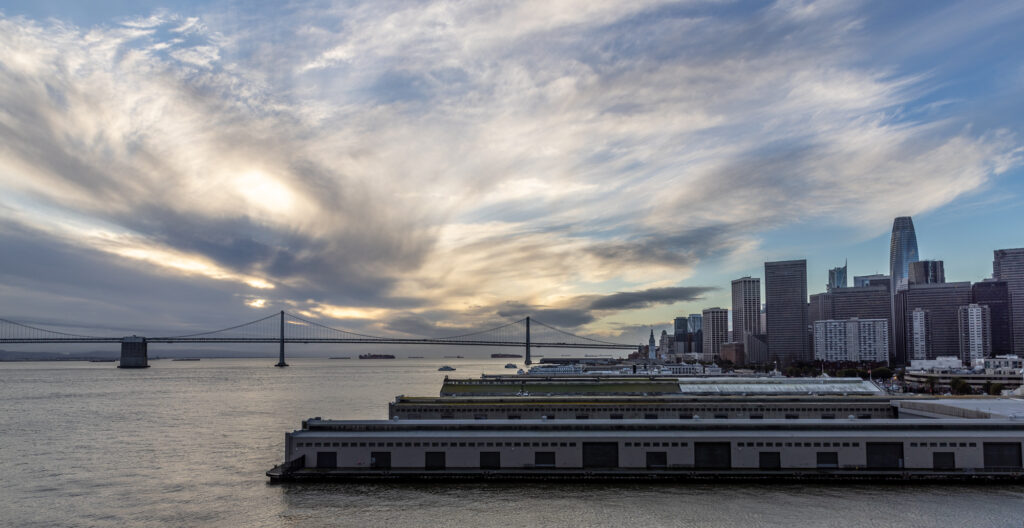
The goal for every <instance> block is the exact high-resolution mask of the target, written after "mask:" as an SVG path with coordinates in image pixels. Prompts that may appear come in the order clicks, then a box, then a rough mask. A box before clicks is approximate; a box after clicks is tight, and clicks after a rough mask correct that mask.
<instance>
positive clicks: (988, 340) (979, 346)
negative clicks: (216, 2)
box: [957, 304, 992, 365]
mask: <svg viewBox="0 0 1024 528" xmlns="http://www.w3.org/2000/svg"><path fill="white" fill-rule="evenodd" d="M957 322H958V323H959V328H960V359H961V360H963V362H964V364H967V365H973V364H974V362H975V361H976V360H979V359H982V358H987V357H992V331H991V328H992V319H991V311H990V310H989V308H988V306H984V305H981V304H967V305H964V306H961V307H960V308H959V309H958V310H957Z"/></svg>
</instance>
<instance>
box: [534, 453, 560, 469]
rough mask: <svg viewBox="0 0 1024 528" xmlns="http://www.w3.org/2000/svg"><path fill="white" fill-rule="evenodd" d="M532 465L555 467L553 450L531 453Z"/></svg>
mask: <svg viewBox="0 0 1024 528" xmlns="http://www.w3.org/2000/svg"><path fill="white" fill-rule="evenodd" d="M533 465H534V466H536V467H555V453H554V451H537V452H536V453H534V454H533Z"/></svg>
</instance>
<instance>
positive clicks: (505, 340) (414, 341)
mask: <svg viewBox="0 0 1024 528" xmlns="http://www.w3.org/2000/svg"><path fill="white" fill-rule="evenodd" d="M4 343H14V344H38V343H59V344H72V343H120V345H121V362H120V365H119V366H120V367H124V368H144V367H147V366H149V363H148V344H149V343H278V344H279V346H280V356H279V359H278V362H277V365H276V366H278V367H286V366H288V364H287V363H286V362H285V357H284V350H285V343H302V344H310V343H351V344H379V345H455V346H499V347H521V348H524V349H525V350H526V364H527V365H529V364H531V363H532V360H531V357H530V350H531V348H586V349H619V350H635V349H636V348H637V347H636V345H627V344H622V343H612V342H609V341H601V340H598V339H593V338H589V337H583V336H579V335H576V334H573V333H570V332H566V331H564V330H560V329H558V328H555V327H554V326H551V325H548V324H545V323H543V322H540V321H537V320H531V319H530V317H524V318H522V319H520V320H518V321H512V322H509V323H506V324H503V325H500V326H496V327H494V328H488V329H486V330H480V331H476V332H470V333H464V334H459V335H452V336H447V337H423V338H396V337H381V336H372V335H367V334H360V333H357V332H350V331H348V330H341V329H338V328H333V327H330V326H327V325H324V324H320V323H318V322H316V321H311V320H309V319H306V318H303V317H299V316H297V315H294V314H290V313H288V312H285V311H281V312H278V313H273V314H270V315H268V316H266V317H263V318H260V319H257V320H255V321H249V322H247V323H242V324H239V325H235V326H231V327H228V328H221V329H219V330H211V331H208V332H199V333H193V334H186V335H178V336H166V337H142V336H137V335H132V336H126V337H116V336H95V335H79V334H72V333H66V332H59V331H56V330H51V329H47V328H42V327H40V326H32V325H28V324H23V323H19V322H15V321H11V320H7V319H2V318H0V344H4Z"/></svg>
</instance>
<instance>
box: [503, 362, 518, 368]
mask: <svg viewBox="0 0 1024 528" xmlns="http://www.w3.org/2000/svg"><path fill="white" fill-rule="evenodd" d="M505 368H516V364H515V363H505Z"/></svg>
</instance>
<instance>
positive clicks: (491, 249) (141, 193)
mask: <svg viewBox="0 0 1024 528" xmlns="http://www.w3.org/2000/svg"><path fill="white" fill-rule="evenodd" d="M1021 22H1024V7H1022V6H1020V5H1019V4H1016V3H1013V2H1005V3H999V2H997V3H993V4H991V5H990V6H989V7H988V8H987V9H984V10H982V9H976V8H973V7H972V6H971V5H970V4H964V3H959V4H958V3H916V4H901V5H890V4H886V3H871V2H867V3H848V4H838V5H837V4H829V3H814V2H766V3H759V4H745V5H738V6H733V7H730V6H713V5H705V4H690V5H686V4H682V5H681V4H662V3H658V2H652V3H636V4H629V5H621V4H619V3H608V4H601V3H595V2H585V3H581V4H580V5H572V4H557V5H548V4H537V5H531V4H516V5H502V6H498V7H493V8H490V7H481V6H478V5H474V4H462V5H448V4H441V3H425V4H417V5H416V6H415V7H405V6H402V5H383V4H366V5H362V6H337V7H329V8H322V9H313V8H300V7H295V6H292V7H290V8H289V7H278V6H275V5H273V4H267V5H265V6H263V8H261V9H253V10H241V9H239V8H238V7H237V6H231V5H227V4H219V3H212V4H211V3H191V2H180V3H174V4H160V5H157V4H155V3H154V4H150V3H145V2H143V3H139V4H135V5H133V6H112V5H111V6H104V7H102V8H99V9H91V8H89V9H87V8H82V7H81V6H78V5H77V4H76V3H74V2H43V3H38V2H13V3H9V4H8V5H7V6H6V7H5V8H4V9H3V11H2V14H0V43H2V46H0V49H2V50H4V51H2V52H0V54H2V55H0V61H2V63H3V64H4V65H5V69H3V71H2V72H0V108H3V109H4V111H3V112H2V114H0V117H2V119H0V138H2V139H3V142H4V144H5V146H6V149H4V150H3V151H0V244H2V245H3V246H4V248H5V251H4V252H3V253H2V255H0V273H2V275H3V280H2V281H0V284H2V285H0V317H8V318H12V319H16V320H21V321H25V322H36V323H41V324H47V325H64V324H69V325H82V326H83V327H93V328H95V327H109V330H110V331H111V332H112V333H116V332H123V333H133V332H140V333H141V332H146V331H149V330H155V329H159V330H162V331H168V332H173V331H177V330H181V331H187V330H189V329H206V328H210V327H219V326H226V325H228V324H234V323H237V322H241V321H247V320H252V319H254V318H255V317H257V316H259V315H261V314H264V313H269V312H272V311H276V310H278V309H287V310H290V311H296V312H297V313H300V314H303V315H307V316H310V317H313V318H316V319H317V320H320V321H322V322H324V323H326V324H329V325H332V326H337V327H341V328H347V329H352V330H356V331H364V332H366V333H370V334H374V335H384V334H388V335H422V336H432V335H444V334H452V333H458V332H459V331H460V330H462V329H469V328H480V327H484V326H487V325H489V324H491V323H494V322H499V321H503V320H509V319H517V318H519V317H521V316H523V315H527V314H532V315H534V316H535V317H537V318H538V319H540V320H544V321H547V322H549V323H551V324H555V325H557V326H560V327H565V328H568V329H571V330H573V331H576V332H578V333H584V334H588V335H594V336H599V337H604V338H609V339H615V340H617V341H622V342H636V343H642V342H645V341H646V338H647V334H648V332H649V328H650V327H651V326H653V327H654V328H655V329H656V330H657V331H660V330H662V329H671V328H672V326H671V325H672V320H673V318H674V317H677V316H683V315H687V314H693V313H698V314H699V313H702V312H703V310H704V309H705V308H709V307H713V306H722V307H729V306H731V292H730V288H729V285H730V281H731V280H733V279H736V278H739V277H743V276H751V277H755V278H763V271H762V270H763V265H764V263H765V262H772V261H784V260H790V259H806V261H807V268H806V269H807V282H808V292H809V293H816V292H818V291H824V288H823V287H821V286H819V285H824V284H825V283H826V282H827V280H828V277H827V273H828V270H829V269H832V268H835V267H837V266H840V265H843V264H844V263H845V262H847V259H848V275H849V277H850V279H852V278H853V277H854V276H857V275H870V274H873V273H887V270H888V261H887V260H888V259H887V257H888V251H887V249H888V246H889V231H890V228H891V225H892V221H893V219H894V218H896V217H901V216H910V217H913V218H914V220H915V225H916V227H917V242H918V245H919V248H920V258H922V259H931V260H942V261H944V263H945V273H946V276H947V280H949V281H950V282H953V281H970V282H977V281H980V280H981V279H983V278H986V277H989V276H991V255H992V251H993V250H996V249H1004V248H1018V247H1022V246H1024V240H1021V239H1020V238H1019V235H1018V234H1017V233H1016V232H1015V231H1014V229H1013V228H1012V226H1014V225H1019V224H1021V223H1024V206H1022V205H1021V204H1022V203H1024V200H1022V199H1021V197H1022V194H1024V177H1022V176H1024V170H1022V152H1024V140H1022V137H1024V122H1022V120H1021V119H1020V117H1019V116H1021V115H1024V102H1022V101H1021V100H1020V98H1019V96H1018V95H1017V94H1018V93H1019V92H1020V89H1021V88H1022V87H1024V70H1020V67H1019V64H1021V63H1022V61H1021V60H1020V58H1021V57H1020V55H1021V53H1022V52H1021V51H1019V50H1022V49H1024V37H1022V36H1021V35H1019V34H1018V33H1019V32H1018V31H1016V28H1017V27H1019V25H1020V23H1021ZM908 34H912V35H914V38H909V39H908V38H906V35H908ZM267 35H269V36H270V37H271V38H264V37H265V36H267ZM981 35H984V36H985V37H986V38H985V39H980V38H978V37H979V36H981ZM751 42H756V43H758V45H757V46H753V47H752V46H750V45H749V43H751ZM953 51H956V53H953ZM965 79H966V80H965Z"/></svg>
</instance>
